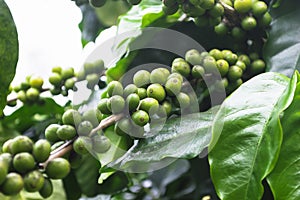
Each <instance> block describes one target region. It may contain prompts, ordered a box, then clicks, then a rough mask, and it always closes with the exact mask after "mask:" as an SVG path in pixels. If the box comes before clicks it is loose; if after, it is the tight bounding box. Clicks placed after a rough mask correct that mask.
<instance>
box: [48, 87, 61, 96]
mask: <svg viewBox="0 0 300 200" xmlns="http://www.w3.org/2000/svg"><path fill="white" fill-rule="evenodd" d="M50 92H51V94H52V95H59V94H61V92H62V90H61V88H60V87H59V88H57V87H54V88H51V89H50Z"/></svg>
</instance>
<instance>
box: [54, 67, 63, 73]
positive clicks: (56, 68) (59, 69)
mask: <svg viewBox="0 0 300 200" xmlns="http://www.w3.org/2000/svg"><path fill="white" fill-rule="evenodd" d="M61 71H62V68H61V67H60V66H56V67H53V68H52V72H53V73H58V74H61Z"/></svg>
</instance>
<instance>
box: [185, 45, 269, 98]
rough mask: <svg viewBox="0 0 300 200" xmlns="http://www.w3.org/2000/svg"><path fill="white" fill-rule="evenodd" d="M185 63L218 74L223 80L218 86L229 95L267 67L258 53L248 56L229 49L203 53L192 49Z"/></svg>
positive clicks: (187, 53) (188, 52)
mask: <svg viewBox="0 0 300 200" xmlns="http://www.w3.org/2000/svg"><path fill="white" fill-rule="evenodd" d="M185 61H186V62H188V63H190V64H191V65H192V66H194V67H193V69H194V68H195V70H196V68H199V69H201V68H203V69H204V70H205V72H206V73H211V74H214V73H215V72H218V73H219V74H220V75H221V77H222V80H221V82H218V83H217V84H216V85H218V84H221V85H220V86H221V87H222V88H225V90H226V92H227V93H228V94H229V93H231V92H232V91H234V90H235V89H237V88H238V87H239V86H240V85H241V84H242V83H243V81H244V80H247V79H249V78H251V77H253V76H255V75H257V74H259V73H262V72H264V71H265V67H266V65H265V62H264V61H263V60H262V59H260V58H259V55H258V54H256V53H251V54H250V55H249V56H248V55H246V54H236V53H234V52H232V51H231V50H228V49H224V50H219V49H212V50H210V51H209V52H202V53H200V52H199V51H197V50H195V49H192V50H189V51H187V52H186V55H185ZM192 72H193V71H192ZM216 85H214V86H215V87H216ZM216 88H218V87H216Z"/></svg>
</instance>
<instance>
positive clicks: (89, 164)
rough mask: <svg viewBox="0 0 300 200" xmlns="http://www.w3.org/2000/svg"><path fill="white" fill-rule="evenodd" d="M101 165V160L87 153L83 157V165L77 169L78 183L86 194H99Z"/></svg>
mask: <svg viewBox="0 0 300 200" xmlns="http://www.w3.org/2000/svg"><path fill="white" fill-rule="evenodd" d="M100 167H101V166H100V164H99V161H97V160H96V159H95V158H94V157H93V156H91V155H87V156H84V157H83V161H82V165H81V166H80V167H79V168H78V169H76V170H75V174H76V178H77V181H78V184H79V186H80V188H81V190H82V193H83V194H84V195H86V196H95V195H96V194H97V190H98V187H99V185H98V181H97V180H98V176H99V169H100ZM87 172H88V173H87Z"/></svg>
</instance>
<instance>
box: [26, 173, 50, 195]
mask: <svg viewBox="0 0 300 200" xmlns="http://www.w3.org/2000/svg"><path fill="white" fill-rule="evenodd" d="M44 181H45V179H44V176H43V174H42V173H41V172H40V171H38V170H34V171H32V172H29V173H28V174H26V175H25V176H24V188H25V190H26V191H28V192H37V191H39V190H40V189H41V188H42V187H43V185H44Z"/></svg>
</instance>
